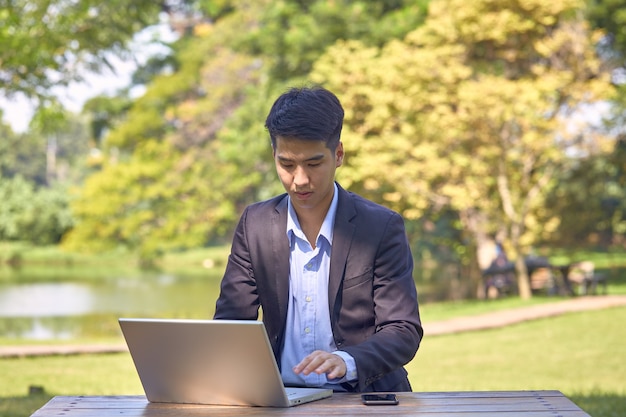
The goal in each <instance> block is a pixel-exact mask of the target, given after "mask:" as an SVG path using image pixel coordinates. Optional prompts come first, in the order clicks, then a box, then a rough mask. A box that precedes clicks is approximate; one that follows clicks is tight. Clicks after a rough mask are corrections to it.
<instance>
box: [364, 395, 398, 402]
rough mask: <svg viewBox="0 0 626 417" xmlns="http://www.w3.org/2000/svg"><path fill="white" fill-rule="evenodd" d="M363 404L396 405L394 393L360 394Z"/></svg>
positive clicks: (396, 400)
mask: <svg viewBox="0 0 626 417" xmlns="http://www.w3.org/2000/svg"><path fill="white" fill-rule="evenodd" d="M361 400H363V404H365V405H397V404H398V398H397V397H396V394H361Z"/></svg>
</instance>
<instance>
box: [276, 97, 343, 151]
mask: <svg viewBox="0 0 626 417" xmlns="http://www.w3.org/2000/svg"><path fill="white" fill-rule="evenodd" d="M343 116H344V112H343V107H341V103H340V102H339V99H338V98H337V96H335V95H334V94H333V93H331V92H330V91H328V90H326V89H325V88H322V87H319V86H315V87H301V88H296V87H294V88H291V89H289V90H288V91H287V92H285V93H284V94H282V95H281V96H280V97H278V99H276V101H275V102H274V105H273V106H272V108H271V110H270V112H269V114H268V115H267V119H266V120H265V127H266V128H267V130H268V132H269V134H270V138H271V140H272V147H273V148H274V149H275V148H276V138H277V137H278V136H280V137H283V138H296V139H305V140H319V141H323V142H326V147H327V148H329V149H331V150H333V151H334V150H335V149H336V148H337V145H338V144H339V140H340V137H341V129H342V127H343Z"/></svg>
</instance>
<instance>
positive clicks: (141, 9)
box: [0, 0, 164, 99]
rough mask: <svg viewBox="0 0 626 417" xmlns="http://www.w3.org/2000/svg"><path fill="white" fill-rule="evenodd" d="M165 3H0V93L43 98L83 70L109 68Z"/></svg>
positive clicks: (122, 0) (33, 0)
mask: <svg viewBox="0 0 626 417" xmlns="http://www.w3.org/2000/svg"><path fill="white" fill-rule="evenodd" d="M163 4H164V2H158V1H157V2H154V1H148V0H137V1H135V0H133V1H129V0H111V1H106V2H102V1H95V0H80V1H72V2H67V1H61V0H57V1H49V0H0V21H2V22H3V24H2V25H1V26H0V45H2V48H0V92H2V93H3V94H4V95H5V96H7V97H11V96H12V95H14V94H17V93H21V94H24V95H25V96H26V97H29V98H35V99H41V98H49V97H50V96H51V91H50V90H51V89H52V88H53V87H56V86H66V85H68V84H69V83H70V82H72V81H78V80H81V79H82V78H83V77H84V75H85V74H86V72H89V71H95V72H98V71H100V70H102V69H103V68H108V69H113V67H112V65H111V63H110V58H111V55H110V54H118V55H123V54H124V52H125V51H126V50H127V46H128V42H129V41H130V39H131V38H132V37H133V35H134V34H135V33H137V32H138V31H139V30H140V29H143V28H144V27H146V26H148V25H151V24H154V23H156V22H157V21H158V14H159V12H160V11H161V10H162V8H163Z"/></svg>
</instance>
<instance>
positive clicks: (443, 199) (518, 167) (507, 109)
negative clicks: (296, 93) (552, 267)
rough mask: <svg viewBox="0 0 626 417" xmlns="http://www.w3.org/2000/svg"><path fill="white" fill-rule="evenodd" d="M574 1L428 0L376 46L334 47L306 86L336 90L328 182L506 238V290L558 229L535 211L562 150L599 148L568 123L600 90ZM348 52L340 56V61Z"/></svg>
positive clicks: (478, 234)
mask: <svg viewBox="0 0 626 417" xmlns="http://www.w3.org/2000/svg"><path fill="white" fill-rule="evenodd" d="M577 10H579V9H578V3H577V2H576V1H568V0H561V1H554V2H550V3H549V4H547V3H544V2H540V1H531V2H528V1H524V2H522V1H515V0H509V1H504V2H503V1H495V0H480V1H474V2H464V1H460V0H449V1H442V0H439V1H433V2H431V8H430V13H429V16H428V18H427V20H426V24H425V25H424V26H422V27H420V28H418V29H417V30H415V31H414V32H412V33H410V34H408V35H407V37H406V38H405V40H404V41H403V42H400V41H392V42H390V43H389V44H388V45H386V46H385V47H383V48H382V49H377V48H371V47H369V48H368V47H366V46H364V45H363V44H361V43H356V42H344V43H340V44H337V45H335V46H334V47H333V48H331V49H330V50H329V51H328V53H327V55H326V56H325V57H324V58H322V59H320V60H319V61H318V63H317V64H316V69H315V71H314V74H313V79H314V80H316V81H320V82H323V83H325V84H327V85H328V86H330V87H331V88H333V89H334V90H336V91H338V92H340V94H341V98H342V100H343V102H344V104H345V107H346V108H347V109H348V111H347V113H346V118H347V121H346V127H347V132H346V133H345V135H344V140H345V141H346V142H348V143H349V146H348V147H349V149H357V151H356V152H355V153H354V155H348V156H347V158H346V165H347V166H346V167H345V168H344V169H343V170H342V172H341V175H342V180H343V181H345V182H347V185H349V186H350V187H351V188H353V189H357V190H361V191H362V192H363V193H365V194H367V195H369V196H370V197H372V198H375V199H381V200H383V201H386V202H387V204H389V205H392V206H393V207H395V208H397V209H398V210H400V211H401V212H402V213H403V214H404V215H405V217H407V218H409V219H411V218H419V217H420V216H421V215H422V214H423V213H424V212H425V210H426V209H427V208H428V207H442V208H444V207H448V208H452V209H453V210H455V211H456V212H458V213H459V216H460V223H461V225H462V227H463V229H464V230H465V232H466V233H467V235H468V237H471V240H472V242H473V243H474V245H475V246H479V245H480V244H481V241H482V240H484V238H485V236H488V234H490V233H495V232H497V231H499V230H504V231H506V232H507V233H506V235H507V240H506V242H505V244H506V246H507V247H508V249H510V251H511V252H512V254H513V256H514V257H515V258H516V260H517V262H516V269H517V275H518V287H519V291H520V295H521V296H522V297H523V298H528V297H530V296H531V293H530V288H529V280H528V274H527V270H526V266H525V264H524V261H523V259H524V256H525V255H526V254H528V253H529V250H530V248H531V247H532V245H533V244H534V243H535V242H536V241H537V239H538V238H539V237H540V236H541V235H542V234H549V233H550V232H552V231H553V230H554V229H555V227H556V225H557V224H558V217H557V213H554V212H551V211H550V209H549V207H546V205H545V204H544V198H545V196H546V194H547V192H548V191H549V190H550V189H552V188H553V187H555V186H556V182H555V179H556V177H555V173H556V172H558V171H559V169H561V168H562V167H564V166H565V163H566V161H567V159H568V158H569V157H570V156H571V155H573V154H574V153H576V154H580V153H588V152H603V151H606V149H607V147H606V145H605V144H604V142H603V140H602V137H601V135H598V134H596V133H595V132H593V131H592V130H590V129H587V130H584V129H583V128H584V127H585V126H584V123H582V122H581V123H580V125H581V126H582V128H579V129H574V131H572V125H573V124H572V115H573V114H575V112H576V111H577V110H578V109H580V108H581V107H582V106H584V105H586V104H589V105H593V103H596V102H597V101H599V100H602V99H604V98H606V97H607V96H608V95H609V94H610V92H611V86H610V83H609V78H608V74H605V73H603V72H602V71H601V65H600V64H601V63H600V60H599V58H598V57H597V55H596V53H595V49H594V41H595V40H596V39H597V38H595V37H594V35H593V33H591V32H590V31H589V30H588V28H587V27H586V24H585V22H584V21H582V20H581V19H580V18H579V17H578V16H579V15H577V13H576V12H577ZM346 56H350V57H351V59H350V60H345V58H344V57H346Z"/></svg>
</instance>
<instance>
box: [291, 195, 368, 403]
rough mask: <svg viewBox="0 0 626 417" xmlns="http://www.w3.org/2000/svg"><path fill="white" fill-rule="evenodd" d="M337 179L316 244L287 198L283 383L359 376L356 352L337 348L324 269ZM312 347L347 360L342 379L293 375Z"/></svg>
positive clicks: (318, 383)
mask: <svg viewBox="0 0 626 417" xmlns="http://www.w3.org/2000/svg"><path fill="white" fill-rule="evenodd" d="M337 196H338V191H337V185H336V184H335V193H334V196H333V200H332V202H331V204H330V208H329V210H328V213H327V214H326V218H325V219H324V223H322V227H321V229H320V231H319V234H318V236H317V239H316V244H315V246H316V247H315V249H313V248H312V247H311V244H310V243H309V241H308V240H307V238H306V236H305V235H304V232H303V231H302V229H301V227H300V223H299V222H298V217H297V216H296V213H295V210H294V209H293V206H292V205H291V200H289V214H288V216H287V237H288V238H289V245H290V248H291V254H290V257H289V264H290V270H289V304H288V307H287V326H286V329H285V342H284V346H283V350H282V354H281V361H280V362H281V376H282V379H283V382H284V383H285V385H289V386H307V387H328V388H332V389H334V390H335V391H340V390H342V387H341V385H339V384H341V383H342V382H346V381H354V380H356V379H357V372H356V364H355V362H354V358H353V357H352V356H351V355H350V354H348V353H347V352H343V351H338V350H337V347H336V346H335V341H334V339H333V332H332V326H331V324H330V312H329V306H328V275H329V271H330V251H331V249H332V242H333V225H334V224H335V213H336V212H337V199H338V197H337ZM315 350H323V351H326V352H332V353H334V354H336V355H339V356H340V357H341V358H342V359H343V360H344V361H345V363H346V367H347V373H346V376H345V377H343V378H341V379H334V380H330V381H328V380H327V378H326V375H325V374H322V375H317V374H315V373H311V374H310V375H307V376H305V375H302V374H300V375H296V374H295V373H294V372H293V367H294V366H296V365H297V364H298V363H300V361H302V359H304V358H305V357H306V356H307V355H309V354H310V353H312V352H313V351H315Z"/></svg>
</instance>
